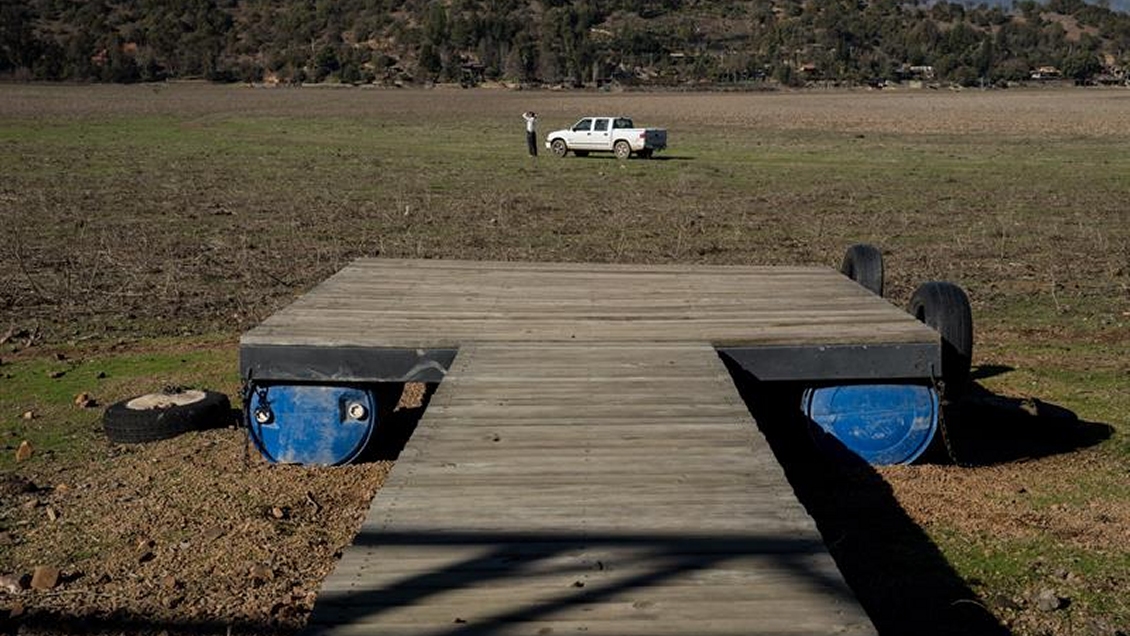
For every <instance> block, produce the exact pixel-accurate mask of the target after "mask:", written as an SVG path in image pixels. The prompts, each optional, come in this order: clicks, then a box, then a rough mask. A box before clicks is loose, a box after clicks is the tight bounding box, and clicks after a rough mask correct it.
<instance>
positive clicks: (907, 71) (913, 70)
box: [895, 64, 938, 82]
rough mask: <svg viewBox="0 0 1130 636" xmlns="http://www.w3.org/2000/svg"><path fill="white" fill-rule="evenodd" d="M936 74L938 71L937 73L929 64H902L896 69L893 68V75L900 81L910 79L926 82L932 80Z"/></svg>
mask: <svg viewBox="0 0 1130 636" xmlns="http://www.w3.org/2000/svg"><path fill="white" fill-rule="evenodd" d="M937 75H938V73H937V71H935V70H934V67H933V66H929V65H920V64H915V65H910V64H903V65H901V66H899V67H898V68H897V69H895V76H896V77H897V78H898V79H899V80H900V81H901V80H911V81H926V82H929V81H933V80H934V79H936V78H937Z"/></svg>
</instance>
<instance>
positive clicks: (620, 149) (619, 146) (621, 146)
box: [612, 141, 632, 160]
mask: <svg viewBox="0 0 1130 636" xmlns="http://www.w3.org/2000/svg"><path fill="white" fill-rule="evenodd" d="M612 150H613V151H614V152H615V153H616V158H617V159H620V160H623V159H627V158H628V157H630V156H632V147H631V146H630V145H628V142H626V141H617V142H616V145H615V146H612Z"/></svg>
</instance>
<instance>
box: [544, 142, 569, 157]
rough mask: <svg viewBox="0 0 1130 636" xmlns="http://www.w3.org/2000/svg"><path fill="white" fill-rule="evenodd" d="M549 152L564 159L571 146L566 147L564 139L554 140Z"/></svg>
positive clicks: (550, 144)
mask: <svg viewBox="0 0 1130 636" xmlns="http://www.w3.org/2000/svg"><path fill="white" fill-rule="evenodd" d="M549 151H550V152H552V153H553V156H554V157H564V156H565V155H566V154H568V153H569V146H566V145H565V140H564V139H554V140H553V141H551V142H550V143H549Z"/></svg>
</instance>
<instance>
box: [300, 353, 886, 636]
mask: <svg viewBox="0 0 1130 636" xmlns="http://www.w3.org/2000/svg"><path fill="white" fill-rule="evenodd" d="M531 360H534V361H536V363H534V364H531ZM309 632H310V633H316V634H398V635H414V634H430V635H439V634H529V635H531V636H533V635H540V634H581V633H583V634H588V635H591V636H595V635H608V636H630V635H635V634H640V635H643V634H647V635H659V634H681V635H707V634H733V635H738V634H741V635H750V634H843V633H848V634H871V633H874V628H873V627H872V625H871V623H870V621H869V620H868V618H867V616H866V615H865V614H864V613H863V611H862V610H861V609H860V607H859V606H858V604H857V603H856V601H855V599H854V597H853V596H852V594H851V592H850V590H849V589H848V588H847V587H846V585H845V584H844V582H843V579H842V578H841V576H840V574H839V572H838V571H837V569H836V567H835V564H834V563H833V562H832V559H831V558H830V557H829V555H828V554H827V552H826V550H825V548H824V544H823V543H822V541H821V538H820V535H819V534H818V533H817V531H816V528H815V526H814V524H813V522H812V520H811V519H810V518H809V517H808V515H807V514H806V513H805V511H804V509H803V508H802V507H801V505H800V504H799V503H798V502H797V501H796V499H795V497H794V496H793V493H792V490H791V488H790V487H789V485H788V483H787V482H786V481H785V477H784V475H783V472H782V470H781V468H780V467H779V466H778V465H777V463H776V461H775V460H774V457H773V454H772V452H771V451H770V449H769V448H768V445H767V444H766V442H765V440H764V439H763V438H762V436H761V435H760V433H759V432H758V431H757V428H756V426H755V425H754V423H753V421H752V420H751V418H750V415H749V412H748V410H747V409H746V407H745V406H744V404H743V403H742V401H741V399H740V398H739V396H738V394H737V391H736V389H735V388H734V386H733V383H732V381H731V379H730V376H729V374H728V373H727V372H726V370H725V368H724V366H723V365H722V362H721V360H720V359H719V357H718V354H717V353H716V352H715V350H714V349H713V348H712V347H710V346H709V345H707V344H705V343H699V344H694V343H655V344H652V345H651V346H649V347H646V348H640V347H639V346H638V345H635V344H624V343H619V344H609V343H600V344H593V343H583V344H581V343H563V342H555V343H543V342H520V343H513V344H502V343H477V344H469V345H464V346H463V347H461V348H460V351H459V354H458V357H457V359H456V361H455V364H454V366H453V368H452V369H451V372H450V374H449V377H448V379H447V380H446V381H444V382H443V383H442V384H441V385H440V387H439V390H438V391H437V393H436V395H435V396H434V399H433V400H432V402H431V404H430V405H429V407H428V409H427V412H426V413H425V416H424V418H423V420H422V421H421V422H420V425H419V426H418V428H417V430H416V432H415V434H414V435H413V437H412V439H411V441H410V442H409V444H408V446H407V448H406V449H405V451H404V452H403V453H402V455H401V457H400V459H399V460H398V462H397V464H396V466H395V468H394V469H393V471H392V473H391V475H390V476H389V478H388V480H387V481H386V483H385V485H384V486H383V487H382V488H381V490H380V492H379V493H378V494H377V496H376V498H375V499H374V501H373V504H372V507H371V509H370V511H369V515H368V518H367V519H366V521H365V523H364V525H363V526H362V528H361V532H360V534H359V535H358V537H357V539H356V541H355V542H354V545H353V546H351V547H349V548H348V549H347V550H346V551H345V553H344V555H343V557H342V559H341V562H340V563H339V564H338V566H337V568H336V569H335V571H334V572H333V574H332V575H331V576H330V577H329V578H328V579H327V580H326V581H325V584H324V586H323V588H322V591H321V594H320V596H319V598H318V601H317V604H316V606H315V609H314V614H313V616H312V618H311V623H310V629H309Z"/></svg>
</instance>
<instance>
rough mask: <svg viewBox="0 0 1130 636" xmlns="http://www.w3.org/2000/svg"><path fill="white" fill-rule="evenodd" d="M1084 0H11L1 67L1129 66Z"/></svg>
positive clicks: (1128, 53)
mask: <svg viewBox="0 0 1130 636" xmlns="http://www.w3.org/2000/svg"><path fill="white" fill-rule="evenodd" d="M1128 66H1130V15H1127V14H1126V13H1123V12H1120V11H1115V10H1112V9H1110V8H1109V6H1108V5H1105V4H1099V5H1093V4H1088V3H1085V2H1083V0H1048V1H1047V2H1046V3H1043V4H1041V3H1038V2H1036V1H1035V0H1016V1H1015V2H1014V4H1013V5H1012V6H1011V7H1010V8H1008V9H1005V8H1002V7H1001V6H993V5H988V4H979V5H976V6H968V5H964V4H958V3H952V2H946V1H945V0H941V1H938V2H933V3H928V2H925V1H920V0H913V1H912V2H905V1H903V0H868V1H864V0H755V1H747V2H719V1H693V0H609V1H600V2H597V1H596V0H537V1H533V2H531V1H519V0H449V1H447V2H430V1H425V0H281V1H280V0H183V1H181V2H168V1H166V0H114V1H113V2H111V1H109V0H4V2H3V3H2V4H0V76H3V77H9V78H13V79H28V80H31V79H34V80H68V81H101V82H147V81H161V80H165V79H187V78H203V79H207V80H212V81H245V82H259V81H264V80H269V81H278V82H287V83H291V82H327V81H329V82H345V83H369V82H378V83H404V82H416V83H421V82H463V83H471V84H473V83H477V82H481V81H487V80H506V81H513V82H528V83H544V84H565V85H577V86H580V85H593V84H600V83H603V82H619V83H625V84H657V85H685V84H688V83H693V84H698V83H711V84H733V83H745V82H761V81H774V82H780V83H784V84H803V83H806V82H812V81H834V82H847V83H864V82H880V81H894V80H903V79H908V78H911V79H914V78H917V79H936V80H938V81H947V82H954V83H959V84H965V85H972V84H984V83H1000V82H1010V81H1021V80H1026V79H1030V78H1031V77H1033V75H1034V74H1035V75H1038V74H1039V72H1040V71H1041V70H1042V71H1043V72H1044V73H1045V74H1046V75H1050V76H1053V77H1054V76H1057V75H1058V76H1062V77H1067V78H1072V79H1075V80H1078V81H1094V80H1096V79H1102V78H1107V79H1109V78H1115V79H1118V80H1122V81H1124V79H1125V69H1126V68H1127V67H1128Z"/></svg>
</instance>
